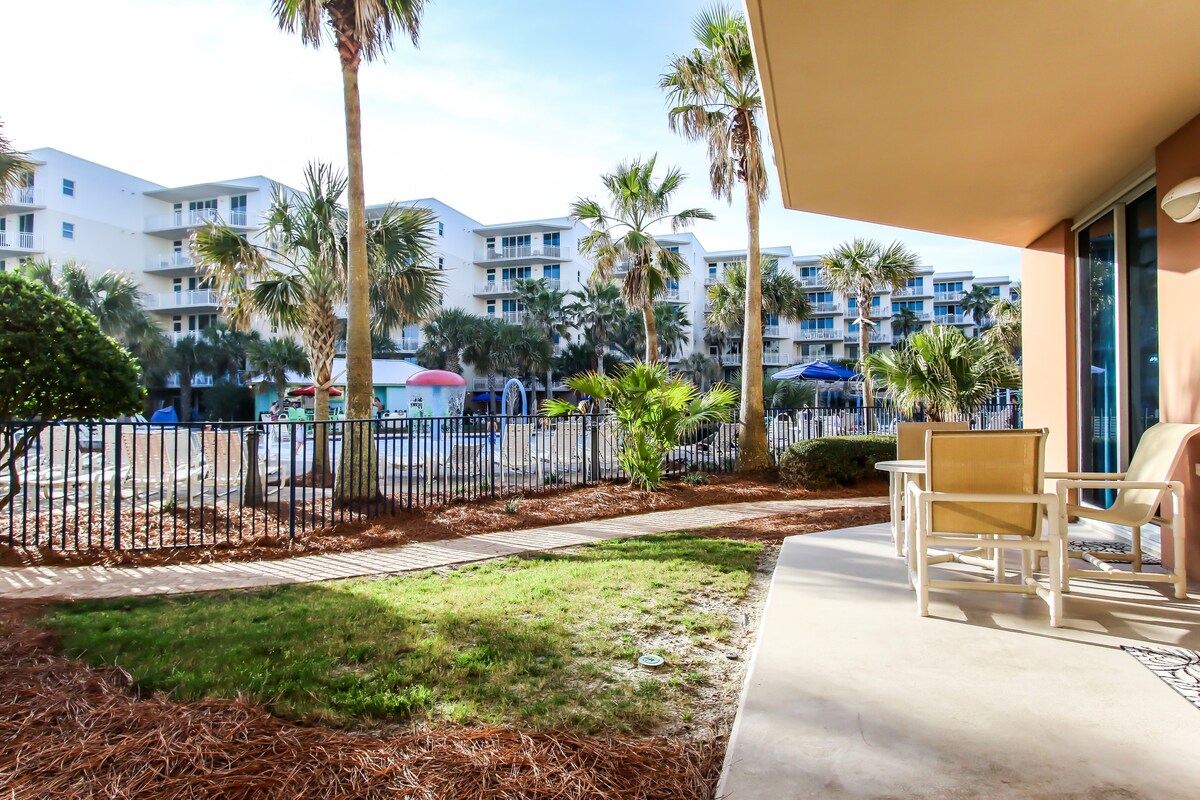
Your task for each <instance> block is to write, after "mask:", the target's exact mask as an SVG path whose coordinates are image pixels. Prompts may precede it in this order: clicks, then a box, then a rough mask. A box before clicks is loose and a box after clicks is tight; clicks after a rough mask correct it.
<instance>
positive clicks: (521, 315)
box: [500, 311, 529, 325]
mask: <svg viewBox="0 0 1200 800" xmlns="http://www.w3.org/2000/svg"><path fill="white" fill-rule="evenodd" d="M528 317H529V314H528V312H525V311H505V312H504V313H503V314H501V315H500V318H501V319H502V320H504V322H506V323H507V324H509V325H524V324H525V320H526V319H527V318H528Z"/></svg>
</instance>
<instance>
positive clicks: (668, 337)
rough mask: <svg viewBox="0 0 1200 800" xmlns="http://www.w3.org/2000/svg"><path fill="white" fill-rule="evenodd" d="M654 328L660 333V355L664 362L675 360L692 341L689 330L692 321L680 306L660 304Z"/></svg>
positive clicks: (656, 309) (657, 307)
mask: <svg viewBox="0 0 1200 800" xmlns="http://www.w3.org/2000/svg"><path fill="white" fill-rule="evenodd" d="M654 327H655V330H656V331H657V333H658V355H659V357H660V358H661V359H662V360H663V361H670V360H671V359H673V358H674V357H675V354H676V353H678V352H679V351H680V350H682V349H683V348H685V347H687V345H688V342H690V341H691V338H692V337H691V334H690V333H689V332H688V330H689V329H690V328H691V327H692V321H691V319H689V318H688V315H687V312H686V311H684V310H683V309H682V308H680V307H679V306H673V305H669V304H667V303H659V304H658V305H657V306H656V307H655V309H654Z"/></svg>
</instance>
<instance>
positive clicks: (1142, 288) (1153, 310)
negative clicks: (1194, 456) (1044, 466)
mask: <svg viewBox="0 0 1200 800" xmlns="http://www.w3.org/2000/svg"><path fill="white" fill-rule="evenodd" d="M1157 212H1158V197H1157V193H1156V192H1155V191H1154V190H1153V189H1151V190H1150V191H1149V192H1147V193H1146V194H1144V195H1142V196H1141V197H1139V198H1138V199H1137V200H1134V201H1133V202H1132V203H1130V204H1129V205H1128V206H1126V207H1125V236H1126V239H1127V243H1126V246H1125V252H1126V260H1125V263H1126V264H1127V265H1128V275H1127V276H1126V287H1127V291H1126V296H1127V297H1128V298H1129V299H1128V303H1129V334H1128V336H1129V452H1130V453H1131V454H1132V453H1133V451H1134V450H1135V449H1136V448H1137V443H1138V441H1139V440H1140V439H1141V438H1142V433H1143V432H1145V430H1146V428H1148V427H1150V426H1151V425H1153V424H1154V423H1156V422H1158V225H1157Z"/></svg>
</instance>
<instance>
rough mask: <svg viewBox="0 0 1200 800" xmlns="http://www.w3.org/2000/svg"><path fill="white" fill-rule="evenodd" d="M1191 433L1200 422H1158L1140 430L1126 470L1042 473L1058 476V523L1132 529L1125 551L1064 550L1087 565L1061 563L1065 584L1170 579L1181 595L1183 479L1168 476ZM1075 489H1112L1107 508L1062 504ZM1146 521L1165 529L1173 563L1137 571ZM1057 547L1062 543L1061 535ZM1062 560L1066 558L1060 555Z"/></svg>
mask: <svg viewBox="0 0 1200 800" xmlns="http://www.w3.org/2000/svg"><path fill="white" fill-rule="evenodd" d="M1197 433H1200V425H1189V424H1185V423H1179V422H1160V423H1158V424H1157V425H1152V426H1151V427H1150V428H1148V429H1147V430H1146V432H1145V433H1143V434H1142V438H1141V440H1140V441H1139V442H1138V446H1137V452H1135V453H1134V454H1133V459H1132V460H1131V461H1130V462H1129V469H1128V470H1127V471H1126V472H1115V473H1103V472H1056V473H1048V474H1047V475H1046V477H1047V478H1049V479H1058V480H1057V488H1058V496H1059V503H1060V506H1061V508H1060V512H1059V513H1060V514H1061V515H1062V521H1061V524H1062V525H1063V526H1064V527H1065V525H1066V520H1067V517H1069V516H1075V517H1081V518H1083V519H1091V520H1096V521H1098V522H1104V523H1108V524H1110V525H1119V526H1123V527H1126V528H1129V529H1130V530H1131V534H1132V537H1131V538H1132V552H1131V553H1096V552H1088V551H1079V550H1071V551H1069V553H1068V554H1069V555H1070V556H1074V557H1075V558H1079V559H1082V560H1084V561H1086V562H1088V563H1089V564H1090V565H1091V566H1092V567H1093V568H1092V569H1074V568H1071V567H1070V564H1069V563H1067V567H1066V571H1065V576H1064V577H1065V579H1066V580H1067V581H1068V584H1067V585H1068V588H1070V584H1069V581H1070V579H1071V578H1072V577H1080V578H1081V577H1089V578H1105V579H1109V580H1119V581H1154V582H1160V583H1170V584H1173V585H1174V587H1175V597H1176V598H1177V599H1179V600H1182V599H1184V598H1186V597H1187V567H1186V565H1185V563H1184V562H1185V560H1186V555H1185V549H1184V542H1185V536H1186V535H1187V528H1186V525H1185V518H1184V503H1183V484H1182V483H1181V482H1179V481H1174V480H1171V476H1172V475H1173V474H1174V472H1175V469H1176V467H1177V466H1178V465H1179V462H1180V460H1181V459H1182V458H1183V457H1184V454H1185V453H1186V452H1187V446H1188V442H1189V441H1190V440H1191V438H1192V437H1193V436H1195V435H1196V434H1197ZM1078 489H1108V490H1112V491H1115V492H1116V493H1117V497H1116V500H1114V501H1113V504H1112V505H1111V506H1109V507H1108V508H1091V507H1089V506H1082V505H1074V504H1070V505H1068V504H1067V493H1068V492H1070V491H1072V490H1078ZM1164 506H1167V507H1169V508H1170V514H1169V516H1164V515H1163V514H1162V510H1163V507H1164ZM1150 523H1155V524H1157V525H1159V526H1160V527H1166V528H1170V529H1171V534H1172V536H1171V539H1172V544H1173V554H1174V556H1175V564H1174V567H1173V568H1172V569H1171V570H1169V571H1164V572H1144V571H1142V556H1143V552H1142V526H1143V525H1147V524H1150ZM1063 547H1064V549H1065V548H1066V547H1067V543H1066V541H1065V539H1064V542H1063ZM1063 560H1064V563H1066V556H1065V555H1064V558H1063ZM1109 562H1118V563H1120V562H1127V563H1129V565H1130V569H1128V570H1123V569H1119V568H1117V567H1114V566H1113V565H1112V563H1109Z"/></svg>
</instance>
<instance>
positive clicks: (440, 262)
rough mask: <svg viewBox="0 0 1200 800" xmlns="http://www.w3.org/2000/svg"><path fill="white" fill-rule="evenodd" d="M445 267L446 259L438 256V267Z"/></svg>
mask: <svg viewBox="0 0 1200 800" xmlns="http://www.w3.org/2000/svg"><path fill="white" fill-rule="evenodd" d="M445 268H446V259H444V258H442V257H441V256H438V269H445Z"/></svg>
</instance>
